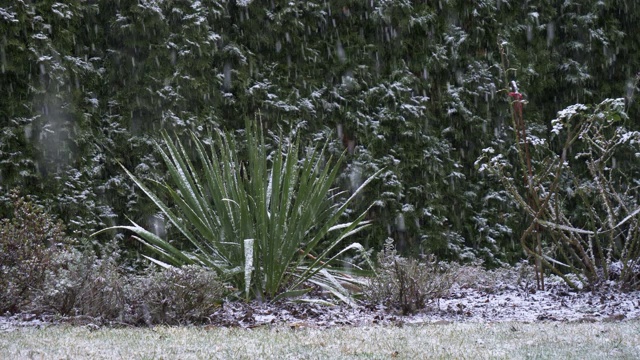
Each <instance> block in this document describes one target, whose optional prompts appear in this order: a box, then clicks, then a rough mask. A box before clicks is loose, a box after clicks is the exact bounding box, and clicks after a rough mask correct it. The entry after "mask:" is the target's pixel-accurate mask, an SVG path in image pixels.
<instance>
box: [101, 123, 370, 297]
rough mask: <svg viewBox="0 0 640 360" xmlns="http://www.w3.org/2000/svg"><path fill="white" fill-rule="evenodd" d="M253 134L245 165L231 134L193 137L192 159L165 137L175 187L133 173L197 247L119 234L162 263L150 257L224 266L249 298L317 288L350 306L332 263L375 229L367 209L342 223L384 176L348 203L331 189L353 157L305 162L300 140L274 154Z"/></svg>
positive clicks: (318, 152) (146, 234)
mask: <svg viewBox="0 0 640 360" xmlns="http://www.w3.org/2000/svg"><path fill="white" fill-rule="evenodd" d="M246 130H247V131H246V149H247V151H246V154H247V156H248V161H247V162H242V161H241V160H240V159H239V156H238V153H239V149H238V144H237V142H236V140H235V139H234V137H233V136H232V135H231V134H228V133H224V132H222V131H216V132H215V134H214V136H213V139H212V140H211V141H210V142H204V141H202V140H200V139H199V138H198V136H197V135H196V134H191V144H192V147H193V148H190V149H188V150H190V151H191V152H192V153H195V154H196V155H195V157H194V159H193V160H192V159H191V157H190V156H189V151H188V150H187V149H186V148H185V146H184V145H183V144H182V143H181V142H180V141H178V140H175V141H174V140H172V139H171V138H170V137H169V135H168V134H167V133H163V140H164V141H163V143H162V144H160V143H158V144H157V149H158V152H159V153H160V154H161V156H162V158H163V159H164V162H165V164H166V166H167V168H168V174H169V177H168V178H169V181H168V182H167V183H155V185H156V187H154V188H156V189H157V191H153V190H152V189H151V188H150V187H148V186H147V185H145V183H144V182H143V181H141V180H140V179H138V178H137V177H136V176H134V175H133V174H132V173H131V172H130V171H128V170H127V169H125V171H126V172H127V174H128V175H129V176H130V177H131V178H132V179H133V181H134V182H135V183H136V184H137V185H138V186H139V187H140V189H142V191H143V192H144V193H145V194H146V195H147V196H148V197H149V198H150V199H151V200H152V201H153V202H154V203H155V205H156V206H157V207H158V208H159V209H160V211H161V213H162V214H163V215H164V217H165V218H166V219H167V220H168V221H169V222H171V224H173V226H174V227H175V228H176V229H177V231H178V233H179V234H181V236H183V237H184V239H186V240H187V241H188V243H190V244H191V246H192V249H191V250H188V251H186V250H180V249H178V248H176V247H175V246H173V245H172V244H171V243H170V242H169V241H168V240H165V239H162V238H160V237H158V236H156V235H155V234H154V233H152V232H151V231H148V230H146V229H144V228H143V227H141V226H140V225H138V224H136V223H133V222H132V225H131V226H116V227H113V228H117V229H127V230H130V231H132V232H134V233H135V234H136V236H135V237H136V238H137V240H139V241H140V242H141V243H143V244H144V245H146V246H147V247H148V248H149V249H150V250H152V251H153V252H155V253H156V255H158V256H159V257H158V258H157V259H156V258H151V257H148V258H149V259H150V260H152V261H154V262H155V263H157V264H160V265H163V266H168V265H176V266H180V265H186V264H198V265H202V266H207V267H210V268H213V269H215V270H216V271H217V272H218V273H219V274H220V275H221V276H222V277H224V278H226V279H227V281H229V282H231V283H232V284H233V285H234V287H236V288H237V289H238V292H239V293H243V295H244V297H245V298H246V299H249V298H253V297H257V298H268V299H276V298H279V297H284V296H294V295H300V294H303V293H304V292H305V291H307V290H308V289H305V288H303V287H302V285H303V283H305V282H308V281H309V282H312V283H315V284H317V285H320V286H322V287H324V288H325V289H327V290H329V291H331V292H332V293H334V294H336V295H337V296H338V297H340V298H341V299H343V300H346V301H349V300H350V298H349V297H348V295H346V294H347V292H346V291H345V289H344V288H343V287H342V286H341V284H340V283H341V281H342V280H341V276H342V275H341V273H340V272H339V271H338V269H337V268H332V267H330V265H329V264H331V263H332V261H333V260H335V259H336V258H337V257H339V256H340V255H341V254H343V253H344V252H345V251H348V250H350V249H359V250H362V246H361V245H360V244H358V243H352V244H350V245H348V246H346V247H343V248H342V249H338V246H339V245H340V244H341V243H342V242H343V240H344V239H345V238H347V237H349V236H350V235H353V234H355V233H357V232H358V231H360V230H362V229H363V228H365V227H366V226H367V223H366V222H364V221H363V218H364V216H365V213H366V212H363V213H362V214H359V216H357V217H356V218H355V219H354V220H353V221H351V222H347V223H339V221H340V219H341V217H342V215H343V214H344V212H345V210H346V209H347V206H348V205H349V203H350V202H351V201H352V200H353V199H354V198H355V197H356V196H357V194H358V193H359V192H360V191H361V190H362V188H363V187H364V186H366V185H367V184H368V183H369V182H370V181H371V180H372V179H373V177H374V176H375V175H376V174H374V175H373V176H371V177H370V178H369V179H367V180H366V181H364V182H363V184H362V185H361V186H360V188H359V189H357V190H356V191H355V192H353V193H352V194H351V195H350V197H348V198H347V199H346V200H345V201H339V199H341V198H344V197H346V196H344V195H345V194H343V193H341V192H337V191H335V190H334V189H333V188H332V185H333V184H334V180H335V179H336V176H337V175H338V172H339V169H340V165H341V163H342V162H343V160H344V156H340V157H339V158H338V159H335V160H334V159H333V158H332V157H329V158H328V160H327V159H326V156H325V155H326V148H327V146H326V144H325V145H324V146H323V147H322V148H320V149H315V150H310V151H308V152H307V153H305V154H304V156H302V157H301V152H300V144H299V140H298V139H297V138H296V139H295V140H293V141H290V142H287V143H285V142H283V141H281V142H280V144H279V145H277V147H276V148H275V149H274V151H271V152H270V151H268V150H267V145H266V143H265V139H264V133H263V131H262V130H261V129H260V127H259V126H257V124H256V122H251V121H247V123H246ZM160 192H162V193H163V195H166V198H168V199H170V203H171V204H172V205H170V203H169V202H168V201H167V202H165V201H163V200H162V199H161V197H160V196H159V194H160ZM113 228H109V229H113ZM105 230H108V229H105ZM105 230H103V231H105ZM319 249H322V250H321V251H320V253H316V252H315V251H314V250H316V251H318V250H319Z"/></svg>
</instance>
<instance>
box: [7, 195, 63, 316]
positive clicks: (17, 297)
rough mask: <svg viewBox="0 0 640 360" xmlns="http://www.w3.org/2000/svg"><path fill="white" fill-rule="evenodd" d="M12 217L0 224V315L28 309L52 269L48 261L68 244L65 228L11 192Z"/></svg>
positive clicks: (41, 210)
mask: <svg viewBox="0 0 640 360" xmlns="http://www.w3.org/2000/svg"><path fill="white" fill-rule="evenodd" d="M10 197H11V199H12V200H13V204H12V206H13V216H12V218H10V219H2V220H1V221H0V289H2V290H0V313H5V312H7V311H8V312H11V313H12V312H17V311H20V310H21V309H23V307H24V306H26V305H28V304H29V303H30V302H31V301H32V300H33V296H34V294H35V293H36V291H37V290H38V289H40V287H41V286H42V283H43V282H44V280H45V275H46V271H47V270H48V269H49V268H50V267H51V266H52V263H51V258H52V256H53V255H54V254H55V253H56V252H57V251H58V249H59V248H61V247H63V246H65V244H66V243H68V239H66V237H65V234H64V227H63V226H62V224H60V223H59V222H56V221H55V220H54V219H53V218H52V217H51V216H50V215H49V214H47V213H46V212H45V211H44V210H43V209H42V208H40V207H38V206H37V205H35V204H33V203H32V202H30V201H29V199H28V198H23V197H20V196H19V195H18V193H17V192H16V191H13V192H12V193H11V195H10Z"/></svg>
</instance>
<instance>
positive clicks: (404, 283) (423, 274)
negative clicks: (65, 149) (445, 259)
mask: <svg viewBox="0 0 640 360" xmlns="http://www.w3.org/2000/svg"><path fill="white" fill-rule="evenodd" d="M378 262H379V269H378V272H377V274H376V276H374V277H373V278H372V279H371V281H370V283H369V285H368V286H367V287H366V288H365V289H364V295H365V298H366V299H368V300H369V301H371V302H372V303H376V304H384V305H385V306H388V307H396V308H399V309H400V311H401V312H402V314H403V315H406V314H411V313H414V312H416V311H417V310H420V309H423V308H425V307H426V306H427V305H428V303H429V302H430V301H432V300H434V299H437V298H440V297H442V296H444V295H446V294H447V293H448V292H449V290H450V289H451V286H452V285H453V283H454V280H455V273H454V271H452V269H450V268H449V266H448V265H446V264H444V263H438V262H437V261H436V259H435V257H434V256H429V257H427V258H425V259H421V260H417V259H411V258H403V257H400V256H398V255H397V254H396V252H395V250H393V249H392V248H389V246H388V247H387V249H386V250H385V251H384V252H381V253H379V254H378Z"/></svg>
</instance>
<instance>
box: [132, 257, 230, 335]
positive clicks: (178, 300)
mask: <svg viewBox="0 0 640 360" xmlns="http://www.w3.org/2000/svg"><path fill="white" fill-rule="evenodd" d="M224 293H225V287H224V285H223V284H222V282H220V280H219V279H218V277H217V275H216V273H215V272H214V271H213V270H211V269H206V268H202V267H199V266H195V265H188V266H183V267H181V268H174V267H172V268H167V269H163V270H161V271H150V272H149V273H147V274H145V275H143V276H138V277H134V278H132V279H131V281H130V283H129V284H128V288H127V297H128V303H129V319H128V321H130V322H133V323H137V324H141V323H145V324H147V325H152V324H167V325H176V324H187V323H202V322H205V321H207V320H208V316H209V315H211V314H212V313H213V312H214V311H215V310H216V308H217V307H219V306H220V303H221V299H222V297H223V295H224Z"/></svg>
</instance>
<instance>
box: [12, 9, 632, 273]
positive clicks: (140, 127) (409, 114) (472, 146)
mask: <svg viewBox="0 0 640 360" xmlns="http://www.w3.org/2000/svg"><path fill="white" fill-rule="evenodd" d="M620 9H623V10H620ZM638 20H640V8H639V7H638V6H636V5H635V4H633V2H629V1H623V0H607V1H598V0H588V1H580V2H578V1H563V2H558V1H549V0H544V1H537V2H524V3H523V2H521V3H512V2H505V1H478V2H474V3H473V4H469V2H465V1H461V0H452V1H441V2H410V1H381V0H373V1H364V2H362V1H341V2H328V1H317V0H310V1H302V2H283V1H271V2H265V1H258V0H255V1H251V2H246V3H245V2H240V3H238V2H234V1H221V0H202V1H199V2H189V1H158V0H149V1H144V2H140V1H134V0H120V1H112V0H97V1H91V2H87V1H79V0H68V1H64V2H60V1H53V0H47V1H37V2H33V1H32V2H28V1H13V2H7V4H3V5H0V34H2V37H1V38H0V129H2V131H0V216H4V217H7V216H9V215H10V213H9V212H7V210H6V209H7V208H8V204H9V203H10V199H8V197H6V196H4V195H3V194H5V193H6V192H7V190H8V189H11V188H14V187H17V186H21V187H22V188H23V192H24V193H29V194H33V195H37V198H38V200H37V201H38V202H39V203H40V204H41V205H45V206H46V207H47V209H48V210H49V211H51V212H52V213H53V214H55V215H56V216H57V217H58V218H60V219H61V220H62V221H64V222H65V224H66V225H67V227H66V228H67V231H68V232H70V233H73V234H74V236H78V237H82V236H86V235H87V234H90V233H92V232H95V231H97V230H98V229H102V228H104V227H107V226H112V225H114V224H121V223H123V222H124V221H125V219H126V218H130V219H132V220H133V221H135V222H136V223H138V224H140V225H141V226H143V227H148V226H150V225H151V223H150V221H149V219H150V218H152V217H153V215H154V214H155V211H156V209H155V207H154V204H153V203H152V202H151V201H150V200H149V199H147V198H146V197H141V196H140V193H139V192H137V191H136V186H135V184H134V183H133V182H132V181H131V179H129V178H128V177H126V176H124V175H123V174H122V172H121V170H120V165H119V164H123V165H125V166H126V167H127V168H128V169H130V170H131V171H132V172H134V173H135V174H136V175H137V176H138V177H140V178H142V179H151V180H154V181H163V180H164V179H163V176H164V175H165V171H166V169H165V168H164V167H163V165H162V161H160V158H159V155H158V153H157V152H156V151H155V148H154V146H153V144H154V141H155V140H157V139H158V138H159V134H160V132H161V131H162V130H168V131H170V132H175V133H176V134H178V135H179V136H182V137H184V136H186V135H188V134H189V132H190V131H193V132H195V133H197V134H198V135H199V136H200V137H202V136H204V134H207V132H208V131H211V129H213V128H216V127H221V128H227V129H240V128H242V127H243V122H242V120H240V121H238V120H237V119H244V118H246V117H253V116H254V115H255V114H256V113H258V112H260V113H261V114H262V118H263V123H264V125H265V127H266V128H267V129H277V128H284V129H294V128H295V129H298V131H299V134H300V144H308V143H311V142H312V141H313V138H314V136H316V135H317V134H320V133H325V134H326V130H327V129H337V128H341V129H342V134H341V136H340V137H341V139H338V141H336V143H335V144H330V145H329V149H330V150H332V151H334V150H337V151H338V152H341V151H342V150H343V149H344V148H341V149H338V148H340V147H341V145H340V140H342V141H343V142H344V144H346V146H347V147H349V148H350V150H351V154H350V155H349V156H348V158H347V160H346V161H345V163H344V168H343V169H341V170H342V172H343V173H341V174H339V176H338V178H339V179H340V184H341V186H343V189H347V188H348V187H350V186H351V185H352V184H356V187H357V183H358V179H360V178H366V177H368V176H370V175H371V174H373V173H375V172H376V171H378V169H380V168H381V167H385V168H386V171H385V173H384V174H383V176H382V177H380V178H378V179H377V180H376V182H374V183H372V184H371V187H369V189H368V190H366V191H363V192H362V194H361V195H362V196H361V198H360V199H358V201H354V202H353V203H352V206H350V208H349V209H348V212H356V213H360V212H361V211H363V209H364V208H366V207H368V206H369V204H371V203H375V206H374V208H373V209H372V211H371V212H370V213H369V215H368V216H369V218H370V220H373V221H372V225H371V228H370V231H367V232H366V233H361V234H359V235H358V236H359V239H358V240H359V241H360V240H361V241H362V242H363V243H365V244H367V245H370V246H372V247H375V248H378V249H380V248H381V247H382V245H383V244H382V242H383V241H384V239H386V238H387V237H392V238H394V240H395V241H396V243H397V244H398V247H399V250H400V248H401V247H402V244H405V245H404V249H402V250H404V251H406V252H407V253H416V254H417V253H421V252H429V253H434V254H436V255H438V256H439V257H440V258H450V259H464V260H470V259H473V258H476V257H479V258H482V259H484V260H485V263H486V264H490V265H492V266H495V265H497V264H500V263H501V262H504V261H514V260H517V259H518V258H519V257H520V254H521V253H522V251H521V249H520V246H519V244H518V242H517V241H513V238H514V237H517V236H518V234H520V233H521V232H523V231H525V230H526V228H523V226H524V225H523V224H525V221H523V219H522V216H518V215H514V213H513V212H512V211H511V209H512V208H513V205H514V204H513V201H512V200H511V199H510V198H509V197H508V196H505V194H504V192H503V190H502V189H501V188H500V186H499V185H498V184H497V182H495V181H493V179H490V178H487V177H485V176H484V175H482V174H478V173H477V172H476V170H475V168H474V166H473V163H474V161H475V160H476V159H477V158H478V157H479V156H481V155H482V153H481V152H482V149H485V148H487V147H492V148H494V149H495V150H496V151H498V152H499V153H504V154H509V155H510V156H514V155H516V153H515V152H514V149H510V146H511V144H512V142H510V141H508V139H511V137H512V136H511V134H512V132H513V131H514V128H513V126H512V124H511V121H510V113H509V104H508V102H507V101H505V100H506V96H503V95H504V94H503V93H502V92H501V91H500V90H499V89H500V88H501V86H500V85H499V84H500V83H502V82H503V81H504V79H503V78H504V75H505V73H508V79H507V80H508V81H511V80H516V81H517V82H518V84H519V86H520V88H521V91H522V93H523V94H524V95H525V100H526V102H527V106H526V110H525V116H526V119H527V123H528V124H531V125H534V124H535V126H536V128H537V129H538V130H539V132H538V134H539V135H540V136H541V137H542V138H548V136H547V135H548V132H549V131H550V129H551V127H550V125H549V123H548V120H549V119H552V118H553V117H554V116H555V114H556V113H557V111H559V110H561V109H564V108H566V107H568V106H570V105H572V104H575V103H585V104H588V103H597V102H598V101H599V100H600V99H602V98H619V97H625V103H626V104H625V105H626V111H627V112H628V113H629V118H628V119H623V120H622V123H624V125H625V126H627V128H629V129H631V130H633V129H634V126H636V125H635V124H634V123H633V119H636V118H637V117H638V114H639V112H638V107H636V106H634V105H633V104H634V102H635V100H634V97H635V95H636V94H637V90H638V84H637V82H636V81H635V76H636V73H637V71H638V70H637V69H639V68H640V55H639V53H638V52H637V51H635V50H636V49H637V48H638V47H640V40H639V38H638V37H637V36H633V35H634V34H635V31H636V24H637V23H638ZM500 48H502V49H503V50H504V55H505V58H506V60H507V61H506V64H505V65H506V66H504V67H503V66H501V63H502V57H501V52H500ZM507 69H509V70H507ZM342 135H344V136H342ZM559 146H561V145H560V144H557V143H554V144H553V145H552V148H554V149H555V150H556V151H558V150H559ZM617 161H618V162H617V164H618V165H619V166H621V167H626V168H629V169H634V170H633V171H637V170H636V169H637V162H635V161H634V159H633V158H622V157H621V158H618V160H617ZM110 237H111V234H107V233H104V234H103V235H102V237H101V240H102V241H108V240H110Z"/></svg>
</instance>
